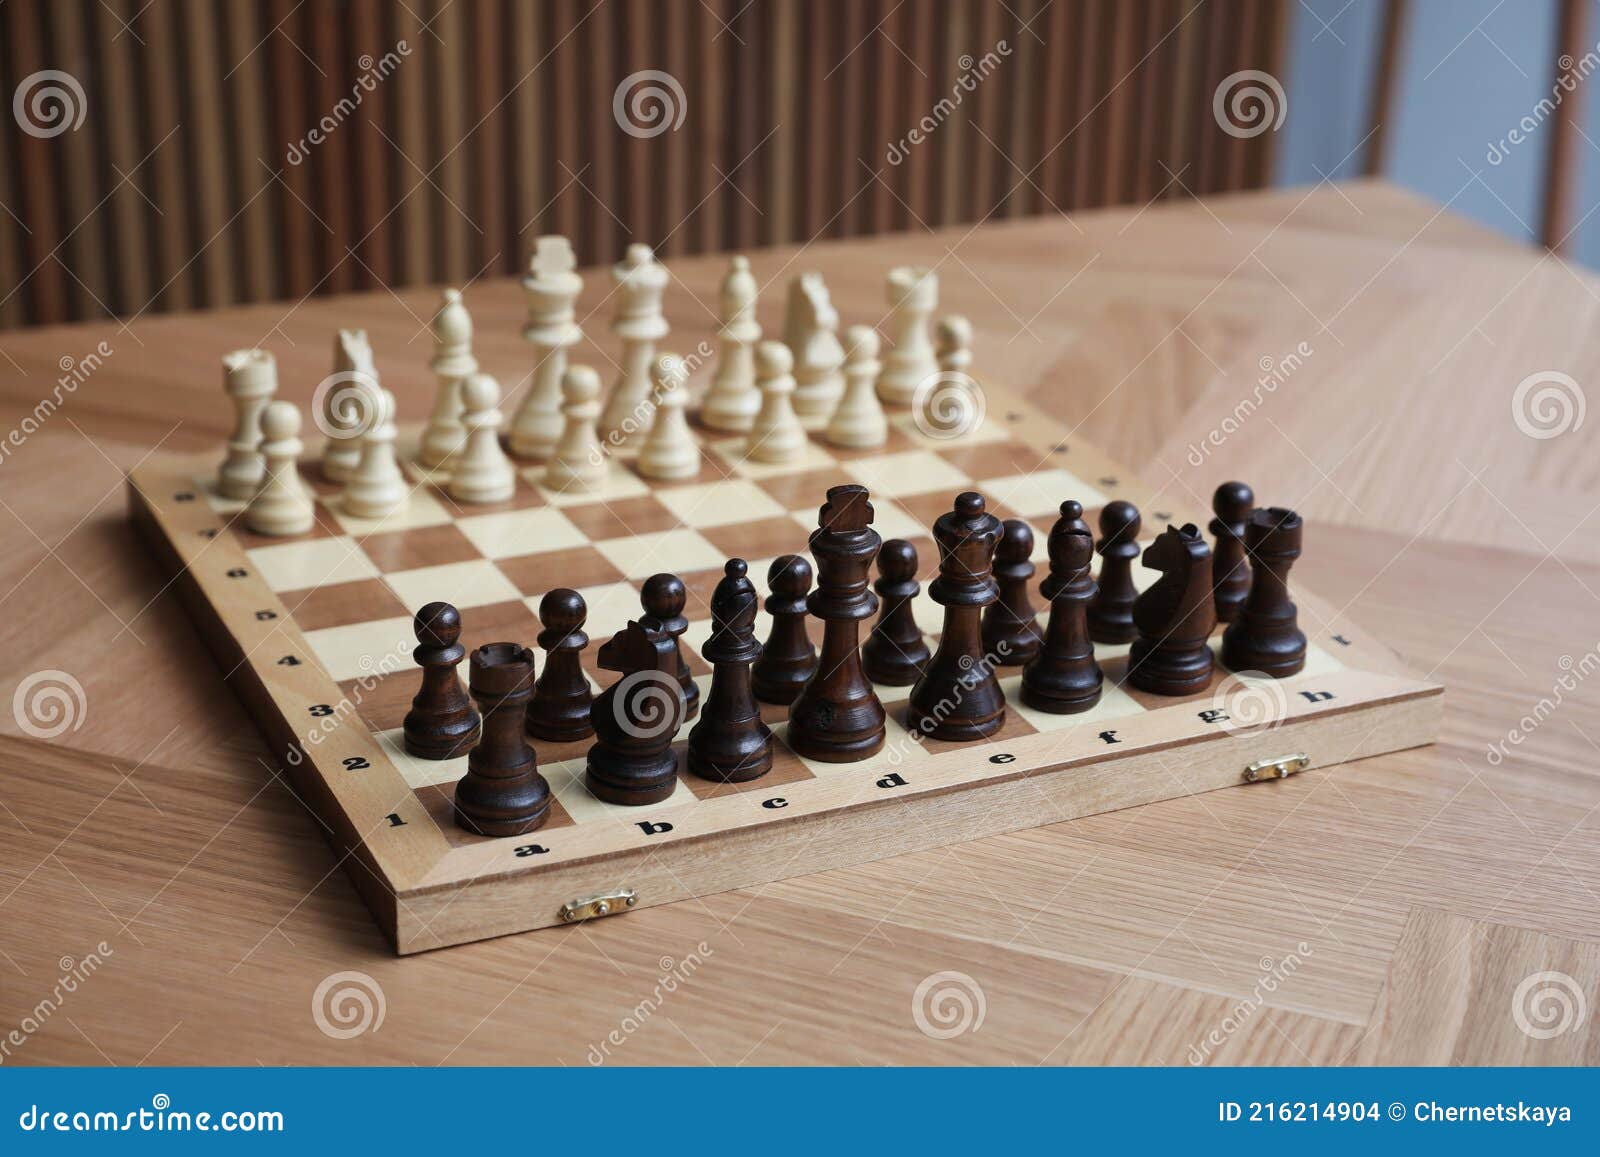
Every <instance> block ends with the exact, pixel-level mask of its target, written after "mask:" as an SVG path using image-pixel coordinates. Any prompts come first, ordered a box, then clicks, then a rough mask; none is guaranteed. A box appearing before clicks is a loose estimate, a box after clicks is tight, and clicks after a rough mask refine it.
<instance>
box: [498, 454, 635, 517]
mask: <svg viewBox="0 0 1600 1157" xmlns="http://www.w3.org/2000/svg"><path fill="white" fill-rule="evenodd" d="M544 469H545V468H544V467H543V466H533V467H529V468H528V469H526V470H523V471H521V474H522V477H523V478H524V479H526V480H527V481H528V482H530V483H532V484H534V485H535V486H537V487H538V491H539V493H540V494H542V495H543V496H544V498H545V499H546V501H548V502H550V503H552V504H553V505H555V506H583V505H585V504H587V503H591V502H615V501H617V500H618V499H621V498H639V497H641V496H643V495H646V494H649V493H650V484H649V483H648V482H646V481H645V480H644V479H643V478H640V477H639V476H638V475H637V474H635V473H634V472H633V471H632V470H629V469H628V468H627V467H626V466H625V465H623V464H622V463H621V462H619V461H618V460H617V459H615V458H607V459H606V473H605V477H604V478H603V479H601V481H600V483H599V485H597V486H595V487H594V488H593V489H590V490H579V489H577V488H576V487H567V488H565V489H562V490H552V489H551V488H550V487H548V486H546V485H545V484H544Z"/></svg>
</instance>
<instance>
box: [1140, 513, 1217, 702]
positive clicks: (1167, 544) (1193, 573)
mask: <svg viewBox="0 0 1600 1157" xmlns="http://www.w3.org/2000/svg"><path fill="white" fill-rule="evenodd" d="M1144 565H1145V566H1147V567H1149V568H1150V569H1151V570H1158V571H1160V572H1161V577H1160V578H1159V579H1157V580H1156V581H1155V582H1153V583H1152V584H1150V586H1149V587H1147V588H1146V589H1145V591H1144V593H1143V594H1141V595H1140V596H1139V598H1138V601H1136V602H1135V603H1134V604H1133V621H1134V625H1135V626H1136V627H1137V628H1138V630H1139V637H1138V638H1137V639H1135V640H1134V641H1133V647H1132V649H1130V650H1129V652H1128V681H1129V682H1130V683H1132V684H1133V685H1134V686H1135V687H1137V688H1139V689H1140V690H1141V691H1149V692H1150V693H1151V694H1154V695H1193V694H1195V693H1196V692H1200V691H1204V690H1205V689H1206V687H1207V686H1209V685H1210V683H1211V672H1212V670H1213V667H1214V665H1215V661H1214V659H1213V658H1212V655H1211V646H1210V644H1209V643H1208V642H1207V640H1209V639H1210V638H1211V632H1212V631H1214V630H1215V629H1216V626H1217V604H1216V598H1215V595H1214V594H1213V587H1212V583H1211V548H1210V547H1209V546H1207V545H1206V540H1205V538H1204V537H1203V536H1202V535H1201V533H1200V528H1199V527H1197V526H1195V525H1194V523H1192V522H1191V523H1187V524H1185V525H1184V526H1182V527H1179V528H1174V527H1171V526H1169V527H1167V529H1166V530H1165V531H1163V532H1162V533H1161V534H1159V535H1157V536H1156V540H1155V541H1154V542H1152V543H1151V544H1150V547H1149V549H1148V550H1146V551H1145V552H1144Z"/></svg>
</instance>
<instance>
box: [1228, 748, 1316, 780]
mask: <svg viewBox="0 0 1600 1157" xmlns="http://www.w3.org/2000/svg"><path fill="white" fill-rule="evenodd" d="M1310 763H1311V757H1310V756H1309V755H1307V754H1306V753H1305V752H1303V751H1297V752H1295V753H1294V754H1293V755H1280V756H1278V757H1277V758H1276V759H1258V760H1256V761H1255V762H1254V763H1252V764H1251V765H1250V766H1249V767H1247V768H1245V769H1244V776H1243V779H1244V781H1245V782H1246V783H1260V782H1261V781H1262V780H1266V779H1283V778H1284V777H1285V776H1290V775H1293V774H1294V773H1295V772H1297V771H1304V770H1305V769H1306V767H1307V766H1309V765H1310Z"/></svg>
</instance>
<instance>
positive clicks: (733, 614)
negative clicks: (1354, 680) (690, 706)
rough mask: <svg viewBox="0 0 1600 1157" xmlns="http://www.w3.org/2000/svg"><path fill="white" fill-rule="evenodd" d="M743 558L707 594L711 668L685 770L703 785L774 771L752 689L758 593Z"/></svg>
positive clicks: (702, 651) (757, 649) (765, 728)
mask: <svg viewBox="0 0 1600 1157" xmlns="http://www.w3.org/2000/svg"><path fill="white" fill-rule="evenodd" d="M747 569H748V568H747V566H746V563H745V561H744V559H742V558H735V559H730V560H729V562H728V564H727V566H726V567H724V568H723V572H722V579H721V581H719V582H718V583H717V589H716V590H714V591H713V592H712V593H711V637H710V638H709V639H707V640H706V642H705V645H704V646H703V647H701V648H700V654H701V655H702V656H704V658H705V660H706V662H708V663H710V664H711V665H712V672H711V690H710V691H709V692H707V693H706V708H705V710H704V711H703V712H701V715H700V722H698V723H696V724H695V725H694V726H693V727H692V728H690V730H689V754H688V767H689V770H690V771H692V772H693V773H694V774H695V775H698V776H700V777H701V778H702V779H712V780H720V781H721V782H723V783H743V782H745V781H746V780H751V779H759V778H760V777H761V776H763V775H766V774H767V772H769V771H771V770H772V729H771V728H769V727H768V726H767V725H766V724H765V723H764V722H762V720H761V709H760V708H759V707H757V706H756V699H755V693H754V691H753V690H752V688H751V686H750V664H751V663H753V662H754V661H755V660H756V658H757V657H759V656H760V654H761V644H760V643H759V642H757V641H756V588H755V587H754V586H752V585H751V584H750V580H749V579H748V578H746V577H745V571H746V570H747Z"/></svg>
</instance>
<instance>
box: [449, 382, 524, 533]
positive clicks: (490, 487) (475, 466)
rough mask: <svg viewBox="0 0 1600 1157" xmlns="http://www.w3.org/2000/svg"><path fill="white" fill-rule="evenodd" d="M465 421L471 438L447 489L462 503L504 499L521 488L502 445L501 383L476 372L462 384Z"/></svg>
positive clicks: (461, 452) (462, 414)
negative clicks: (518, 486) (517, 488)
mask: <svg viewBox="0 0 1600 1157" xmlns="http://www.w3.org/2000/svg"><path fill="white" fill-rule="evenodd" d="M461 407H462V413H461V422H462V425H464V426H466V428H467V440H466V442H465V443H464V444H463V445H462V447H461V450H460V452H459V453H458V454H457V455H456V457H455V464H454V467H453V469H452V471H451V474H450V484H449V486H448V487H446V489H447V490H448V492H449V494H450V497H451V498H454V499H455V500H456V501H458V502H504V501H506V500H507V499H508V498H510V497H511V495H512V493H513V492H514V491H515V490H516V487H517V473H516V471H515V470H514V469H513V468H512V466H511V459H509V458H507V457H506V452H505V451H504V450H502V449H501V448H500V427H501V425H502V424H504V422H505V417H504V415H502V414H501V413H500V383H499V382H497V381H495V380H494V379H493V378H492V377H490V376H489V375H488V374H473V375H472V376H471V377H470V378H468V379H467V380H466V381H464V382H462V383H461Z"/></svg>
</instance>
